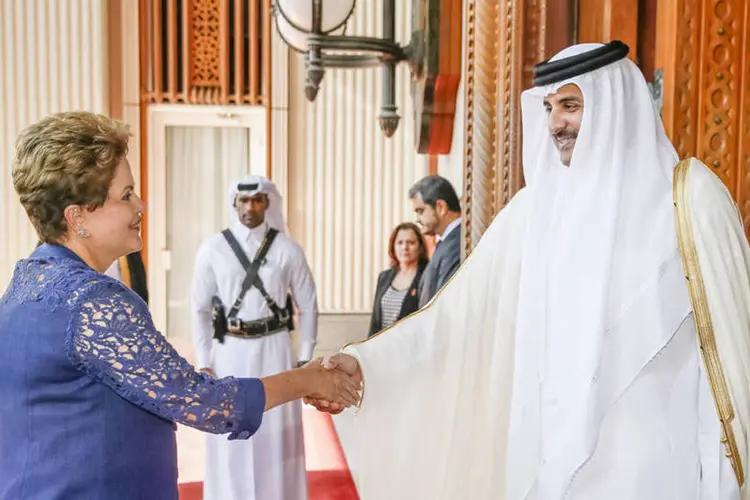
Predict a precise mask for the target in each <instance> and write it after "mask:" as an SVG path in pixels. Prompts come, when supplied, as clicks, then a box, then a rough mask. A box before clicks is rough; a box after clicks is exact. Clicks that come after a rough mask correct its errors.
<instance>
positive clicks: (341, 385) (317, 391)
mask: <svg viewBox="0 0 750 500" xmlns="http://www.w3.org/2000/svg"><path fill="white" fill-rule="evenodd" d="M300 370H301V371H303V372H304V373H305V381H306V387H305V388H306V390H305V398H306V399H313V400H323V401H327V402H329V403H335V404H336V405H337V406H338V407H341V408H346V407H349V406H352V405H355V404H357V402H358V401H359V388H360V380H361V378H359V377H356V376H352V375H350V374H348V373H346V372H345V371H343V370H337V369H334V368H330V367H327V366H324V365H323V359H321V358H317V359H313V360H312V361H310V362H309V363H307V364H306V365H304V366H303V367H302V368H300Z"/></svg>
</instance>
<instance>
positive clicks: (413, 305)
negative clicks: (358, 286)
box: [367, 266, 425, 337]
mask: <svg viewBox="0 0 750 500" xmlns="http://www.w3.org/2000/svg"><path fill="white" fill-rule="evenodd" d="M424 270H425V267H424V266H420V267H419V268H418V269H417V274H416V275H415V276H414V279H413V280H412V282H411V286H410V287H409V291H408V292H406V296H405V297H404V301H403V303H402V304H401V311H399V313H398V318H396V319H397V320H399V319H403V318H405V317H406V316H408V315H409V314H411V313H413V312H415V311H416V310H417V309H419V282H420V280H421V279H422V273H423V272H424ZM396 272H397V271H396V270H395V269H386V270H385V271H383V272H382V273H380V276H378V286H377V288H376V289H375V302H374V303H373V305H372V316H371V317H370V332H369V333H368V334H367V336H368V337H372V336H373V335H375V334H376V333H378V332H379V331H380V330H382V329H383V311H382V307H381V305H380V302H381V301H382V299H383V295H385V292H386V290H388V287H389V286H391V282H393V278H395V277H396Z"/></svg>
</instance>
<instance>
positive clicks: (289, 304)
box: [285, 294, 294, 332]
mask: <svg viewBox="0 0 750 500" xmlns="http://www.w3.org/2000/svg"><path fill="white" fill-rule="evenodd" d="M285 309H286V313H287V315H288V318H287V320H286V326H287V328H288V329H289V331H290V332H291V331H292V330H294V301H293V300H292V295H291V294H287V296H286V308H285Z"/></svg>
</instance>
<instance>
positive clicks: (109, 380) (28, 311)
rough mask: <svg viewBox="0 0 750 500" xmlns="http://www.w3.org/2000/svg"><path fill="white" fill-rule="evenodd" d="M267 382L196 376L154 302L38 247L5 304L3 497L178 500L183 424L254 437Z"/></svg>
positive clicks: (0, 390) (1, 346)
mask: <svg viewBox="0 0 750 500" xmlns="http://www.w3.org/2000/svg"><path fill="white" fill-rule="evenodd" d="M264 406H265V393H264V390H263V384H262V383H261V382H260V380H258V379H241V378H237V379H235V378H225V379H220V380H214V379H212V378H210V377H208V376H206V375H204V374H201V373H198V372H196V371H195V369H194V368H193V367H192V366H191V365H190V364H189V363H188V362H187V361H186V360H185V359H183V358H182V357H180V356H179V355H178V354H177V352H176V351H175V350H174V348H173V347H172V346H171V345H170V344H169V342H167V340H166V339H165V338H164V336H162V335H161V334H160V333H159V332H158V331H156V329H155V328H154V325H153V323H152V321H151V316H150V314H149V312H148V309H147V306H146V304H145V303H144V302H143V301H142V300H141V299H140V297H138V295H136V294H135V293H134V292H132V291H131V290H130V289H128V288H127V287H126V286H125V285H123V284H121V283H120V282H118V281H116V280H114V279H112V278H109V277H107V276H104V275H102V274H100V273H98V272H96V271H94V270H93V269H91V268H90V267H88V266H87V265H86V264H85V263H84V262H83V261H82V260H81V259H79V258H78V257H77V256H76V255H75V254H74V253H73V252H71V251H69V250H68V249H66V248H64V247H60V246H55V245H42V246H40V247H39V248H38V249H37V250H36V251H35V252H34V253H33V254H32V255H31V257H30V258H29V259H25V260H22V261H20V262H19V263H18V264H17V265H16V269H15V274H14V275H13V279H12V281H11V283H10V285H9V287H8V288H7V290H6V293H5V295H4V296H3V297H2V299H1V300H0V500H11V499H13V500H17V499H25V500H55V499H75V500H88V499H91V500H104V499H106V500H119V499H123V500H125V499H127V500H134V499H154V500H169V499H177V452H176V443H175V422H180V423H182V424H185V425H189V426H192V427H195V428H197V429H201V430H203V431H206V432H211V433H217V434H220V433H221V434H223V433H228V434H229V439H247V438H248V437H250V436H251V435H252V434H253V433H254V432H255V431H256V430H257V429H258V427H259V426H260V423H261V420H262V416H263V408H264Z"/></svg>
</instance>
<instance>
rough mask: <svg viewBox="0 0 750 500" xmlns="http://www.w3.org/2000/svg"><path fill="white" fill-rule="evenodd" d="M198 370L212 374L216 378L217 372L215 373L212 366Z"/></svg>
mask: <svg viewBox="0 0 750 500" xmlns="http://www.w3.org/2000/svg"><path fill="white" fill-rule="evenodd" d="M198 371H199V372H201V373H205V374H206V375H210V376H211V377H213V378H216V374H215V373H214V371H213V370H212V369H211V368H201V369H200V370H198Z"/></svg>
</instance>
